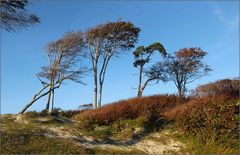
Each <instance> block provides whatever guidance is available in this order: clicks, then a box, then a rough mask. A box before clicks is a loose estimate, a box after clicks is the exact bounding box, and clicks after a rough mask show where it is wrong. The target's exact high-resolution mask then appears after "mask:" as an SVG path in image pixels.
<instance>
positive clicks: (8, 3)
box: [0, 0, 40, 32]
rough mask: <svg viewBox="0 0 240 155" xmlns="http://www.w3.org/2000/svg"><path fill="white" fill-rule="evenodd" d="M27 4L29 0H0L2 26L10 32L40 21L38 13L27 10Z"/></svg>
mask: <svg viewBox="0 0 240 155" xmlns="http://www.w3.org/2000/svg"><path fill="white" fill-rule="evenodd" d="M27 5H28V0H0V7H1V9H0V21H1V24H0V26H1V28H3V29H5V30H6V31H9V32H10V31H16V30H17V29H19V28H22V27H26V26H30V25H34V24H36V23H39V22H40V20H39V18H38V17H37V16H36V15H34V14H31V13H28V12H27V10H26V6H27Z"/></svg>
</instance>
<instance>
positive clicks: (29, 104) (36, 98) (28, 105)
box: [19, 87, 49, 114]
mask: <svg viewBox="0 0 240 155" xmlns="http://www.w3.org/2000/svg"><path fill="white" fill-rule="evenodd" d="M45 88H47V87H45ZM45 88H43V89H42V90H40V91H39V92H38V93H37V94H36V95H34V97H33V99H32V101H31V102H30V103H28V104H27V105H26V106H25V107H24V108H23V109H22V110H21V111H20V112H19V113H20V114H23V113H24V112H25V111H26V110H27V109H28V108H29V107H30V106H31V105H32V104H33V103H34V102H36V101H37V100H39V99H40V98H42V97H43V96H45V95H47V94H48V93H49V91H47V92H46V93H44V94H42V95H40V96H38V95H39V94H40V93H41V92H42V91H43V90H44V89H45ZM37 96H38V97H37Z"/></svg>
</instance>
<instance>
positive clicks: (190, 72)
mask: <svg viewBox="0 0 240 155" xmlns="http://www.w3.org/2000/svg"><path fill="white" fill-rule="evenodd" d="M206 55H207V52H205V51H203V50H202V49H201V48H183V49H180V50H179V51H178V52H175V53H174V55H169V56H168V57H167V59H166V65H167V74H168V76H169V79H170V80H171V81H173V82H174V84H175V85H176V87H177V89H178V95H179V96H180V97H183V96H184V95H185V92H186V90H187V89H186V85H187V84H189V83H191V82H193V81H195V80H197V79H199V78H200V77H202V76H206V75H207V74H208V73H209V71H211V68H210V67H209V66H208V65H207V64H205V63H204V62H203V58H204V57H205V56H206Z"/></svg>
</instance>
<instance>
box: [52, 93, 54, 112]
mask: <svg viewBox="0 0 240 155" xmlns="http://www.w3.org/2000/svg"><path fill="white" fill-rule="evenodd" d="M53 109H54V89H53V90H52V111H53Z"/></svg>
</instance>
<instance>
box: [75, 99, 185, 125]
mask: <svg viewBox="0 0 240 155" xmlns="http://www.w3.org/2000/svg"><path fill="white" fill-rule="evenodd" d="M186 100H187V99H180V98H178V97H177V96H175V95H156V96H150V97H141V98H131V99H128V100H122V101H118V102H115V103H112V104H108V105H105V106H103V107H101V108H99V109H96V110H90V111H86V112H83V113H81V114H78V115H76V116H75V119H77V120H86V119H87V120H91V121H93V122H95V123H98V124H109V123H111V122H114V121H117V120H122V119H135V118H138V117H139V116H146V117H151V118H152V119H154V118H156V119H157V118H159V117H161V116H162V114H163V112H165V111H167V110H170V109H172V108H173V107H175V106H176V105H178V104H182V103H183V102H184V101H186Z"/></svg>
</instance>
